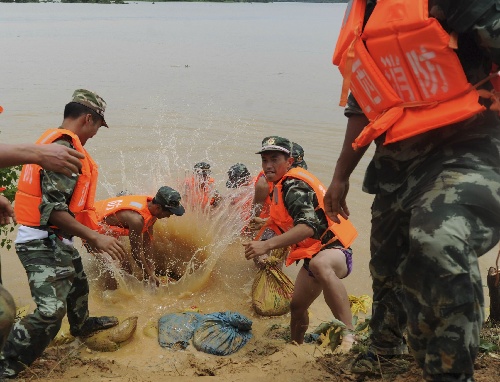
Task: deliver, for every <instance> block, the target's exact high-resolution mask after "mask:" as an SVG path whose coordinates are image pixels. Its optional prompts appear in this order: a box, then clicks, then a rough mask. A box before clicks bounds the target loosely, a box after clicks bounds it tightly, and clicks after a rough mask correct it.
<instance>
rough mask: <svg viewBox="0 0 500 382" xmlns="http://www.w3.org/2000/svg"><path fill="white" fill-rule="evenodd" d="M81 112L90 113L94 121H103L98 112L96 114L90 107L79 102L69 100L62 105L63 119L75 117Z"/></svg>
mask: <svg viewBox="0 0 500 382" xmlns="http://www.w3.org/2000/svg"><path fill="white" fill-rule="evenodd" d="M82 114H90V115H91V116H92V121H94V123H96V122H99V121H103V118H102V117H101V116H100V115H99V114H97V113H96V112H95V111H94V110H92V109H91V108H90V107H87V106H85V105H82V104H81V103H78V102H70V103H68V104H66V106H65V107H64V119H66V118H69V119H77V118H78V117H80V116H81V115H82Z"/></svg>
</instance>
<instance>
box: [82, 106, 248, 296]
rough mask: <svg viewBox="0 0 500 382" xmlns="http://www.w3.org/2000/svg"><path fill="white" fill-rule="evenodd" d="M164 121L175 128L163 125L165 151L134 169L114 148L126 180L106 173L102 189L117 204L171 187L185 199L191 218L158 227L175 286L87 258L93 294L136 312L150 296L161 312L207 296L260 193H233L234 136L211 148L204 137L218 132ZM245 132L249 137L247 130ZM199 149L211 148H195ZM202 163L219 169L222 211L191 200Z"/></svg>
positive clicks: (163, 268)
mask: <svg viewBox="0 0 500 382" xmlns="http://www.w3.org/2000/svg"><path fill="white" fill-rule="evenodd" d="M163 115H164V118H165V119H166V120H168V123H167V122H166V121H165V120H160V121H158V122H156V123H155V125H154V126H153V132H154V133H153V138H151V139H155V137H156V138H157V139H158V140H157V141H158V150H156V151H148V152H146V153H144V154H143V155H142V156H140V157H137V158H136V157H134V159H137V160H134V161H131V158H130V157H131V155H130V154H129V153H124V152H123V151H121V150H117V149H114V148H110V150H117V153H116V155H115V157H116V158H119V160H118V161H117V163H115V167H121V170H120V171H116V170H118V168H115V172H114V174H115V176H116V175H117V174H119V175H120V179H119V180H116V179H112V177H111V176H110V175H108V174H106V173H101V174H100V182H101V186H103V187H104V189H105V190H106V193H107V194H108V196H106V197H113V196H115V195H116V194H117V193H119V192H120V191H123V190H127V191H129V192H130V193H131V194H148V195H154V194H155V193H156V190H157V189H158V188H159V187H161V186H163V185H169V186H171V187H173V188H175V189H177V190H178V191H179V192H180V193H181V194H184V195H183V200H182V203H183V205H184V206H185V208H186V213H185V214H184V215H183V216H182V217H177V216H172V217H170V218H167V219H162V220H159V221H157V222H156V224H155V226H154V241H153V244H154V249H153V251H154V262H155V265H156V267H157V270H158V272H159V273H160V274H161V275H165V276H170V277H171V278H172V279H174V280H175V281H172V282H169V283H167V284H166V285H165V286H161V287H158V288H156V287H154V286H152V285H150V284H148V283H147V282H144V281H143V280H142V271H141V270H140V269H139V268H138V267H135V268H134V274H133V275H130V274H127V273H126V272H124V271H123V270H121V269H119V267H118V266H117V265H116V264H113V263H112V262H110V261H109V259H107V260H102V259H101V260H99V259H97V258H95V259H93V258H90V257H89V256H84V257H85V258H86V262H87V264H86V270H87V273H88V276H89V280H90V282H91V289H92V288H95V289H97V291H99V293H100V295H101V296H102V297H103V298H104V299H105V300H106V301H107V302H111V303H113V304H119V305H123V304H125V305H128V304H129V302H131V301H133V300H143V301H144V302H146V301H148V300H149V298H148V296H153V297H154V298H155V300H156V301H158V298H162V297H165V299H162V300H161V304H165V305H167V306H168V305H169V304H174V302H173V301H171V300H170V299H169V298H168V297H174V296H175V297H176V298H181V299H182V298H186V299H188V298H190V297H192V296H193V294H194V293H199V294H200V296H201V291H202V290H203V288H204V287H205V286H207V285H208V283H209V282H210V280H211V276H212V273H213V271H214V267H215V265H216V263H217V261H218V259H219V258H220V256H221V255H222V254H223V253H224V251H226V250H227V248H228V247H229V246H230V245H231V244H233V243H235V242H236V241H238V240H240V239H239V238H240V234H241V232H242V230H243V227H244V226H245V225H246V224H247V220H248V218H249V216H250V205H251V200H252V198H253V185H249V186H246V187H242V188H240V189H237V190H228V189H226V188H225V181H226V178H227V175H226V171H227V168H228V167H229V166H227V165H220V163H221V158H224V160H227V158H226V156H227V154H229V155H231V153H230V152H229V153H228V150H224V154H225V155H220V153H221V152H222V150H221V147H224V146H225V145H226V143H227V140H228V139H229V137H228V136H227V135H226V136H222V137H219V138H218V140H217V141H216V140H213V139H212V141H207V139H204V137H206V136H207V134H209V135H210V130H211V129H212V128H213V126H212V124H210V123H209V124H207V125H204V127H202V128H198V129H192V128H187V127H186V125H185V124H184V122H183V121H182V118H180V117H179V116H178V115H176V114H175V113H165V114H163ZM165 125H168V126H169V128H168V134H165V131H166V128H165ZM237 130H238V131H240V132H244V130H245V129H244V128H239V129H237ZM149 134H151V131H150V132H149ZM237 138H238V137H237V135H236V134H233V135H232V136H231V139H237ZM193 141H196V142H204V143H203V144H202V145H201V146H200V145H198V146H196V147H195V145H193V144H192V142H193ZM217 153H219V155H217ZM200 160H205V161H208V162H209V163H211V164H212V168H213V169H216V171H215V174H214V178H215V177H216V178H217V180H216V182H215V187H214V190H213V191H214V192H215V189H218V190H217V193H218V194H219V195H220V199H219V200H218V202H217V203H216V205H215V206H211V205H209V204H203V203H200V202H199V195H193V194H192V190H191V195H189V192H188V194H186V192H185V189H184V188H185V183H186V178H190V177H192V176H193V171H192V169H193V165H194V164H195V163H196V162H198V161H200ZM145 180H146V181H145ZM195 189H196V187H195ZM193 201H194V202H193ZM197 201H198V202H197ZM123 241H124V243H126V244H127V245H128V238H123ZM132 263H134V262H133V261H132ZM134 266H135V264H134ZM109 278H112V279H114V282H115V284H116V286H115V288H116V289H115V290H108V286H107V281H109ZM161 304H160V305H159V306H161Z"/></svg>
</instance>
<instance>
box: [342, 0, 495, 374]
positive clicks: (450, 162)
mask: <svg viewBox="0 0 500 382" xmlns="http://www.w3.org/2000/svg"><path fill="white" fill-rule="evenodd" d="M370 2H371V3H372V5H373V3H374V2H373V1H370ZM477 7H482V8H481V9H483V10H484V9H487V8H488V7H491V8H489V11H488V12H486V13H485V14H484V15H483V16H482V17H481V18H480V19H478V20H476V21H475V22H471V23H470V25H472V26H471V27H470V29H469V30H468V31H467V33H464V34H462V35H460V37H459V49H458V51H457V54H458V56H459V58H460V61H461V63H462V65H463V67H464V70H465V73H466V75H467V78H468V79H469V81H470V82H471V83H476V82H478V81H479V80H480V79H482V78H485V77H486V76H487V75H488V72H489V70H490V68H491V65H492V62H493V61H494V62H495V63H497V64H498V63H500V54H499V53H500V50H499V49H498V48H497V47H498V46H500V41H498V40H499V39H500V34H499V33H498V31H497V24H498V19H499V17H500V12H499V11H497V10H496V8H495V7H494V6H492V2H491V1H486V0H480V1H476V2H465V1H458V2H450V1H446V0H431V1H430V2H429V9H430V10H431V12H433V13H432V15H433V16H435V17H436V18H438V19H439V20H441V21H444V20H447V21H453V20H458V19H461V18H462V17H465V16H467V15H475V14H477V12H478V8H477ZM451 16H452V17H451ZM469 21H470V20H468V22H469ZM461 25H464V24H461ZM477 40H479V42H478V41H477ZM482 47H483V48H482ZM484 86H485V87H488V86H490V87H491V85H490V84H486V85H484ZM485 105H486V106H487V105H488V104H487V102H485ZM360 113H361V110H360V109H359V107H358V105H357V104H356V101H355V99H354V98H352V96H351V97H350V99H349V102H348V105H347V107H346V109H345V114H346V115H347V116H352V115H353V114H360ZM499 128H500V120H499V118H498V115H497V114H496V113H495V112H492V111H486V112H483V113H481V114H479V115H476V116H475V117H473V118H471V119H469V120H467V121H464V122H461V123H457V124H455V125H450V126H447V127H444V128H440V129H437V130H435V131H430V132H427V133H425V134H421V135H418V136H416V137H413V138H410V139H406V140H403V141H400V142H396V143H394V144H390V145H382V144H381V142H382V140H383V139H384V137H381V138H379V139H378V140H377V141H376V143H377V148H376V151H375V154H374V157H373V159H372V161H371V163H370V164H369V166H368V169H367V172H366V175H365V181H364V184H363V189H364V190H365V191H366V192H369V193H373V194H376V196H375V200H374V202H373V206H372V233H371V243H370V244H371V256H372V257H371V261H370V272H371V275H372V278H373V285H372V286H373V315H372V320H371V322H370V326H371V330H372V334H371V341H372V348H371V351H373V352H375V353H378V354H382V355H384V354H385V355H391V354H402V353H403V352H404V350H405V342H404V338H403V333H404V330H405V328H406V329H407V330H408V333H407V335H408V345H409V346H410V349H411V351H412V354H413V355H414V356H415V358H416V360H417V362H418V363H419V365H420V366H421V367H422V369H423V374H424V378H425V379H426V380H427V381H473V373H474V360H475V358H476V355H477V352H478V345H479V332H480V329H481V325H482V323H483V320H484V313H483V306H484V297H483V290H482V283H481V276H480V272H479V268H478V257H479V256H481V255H483V254H484V253H486V252H487V251H488V250H489V249H491V248H492V247H493V246H495V245H496V243H497V242H498V241H499V239H500V233H499V229H500V194H499V190H500V174H499V169H500V129H499Z"/></svg>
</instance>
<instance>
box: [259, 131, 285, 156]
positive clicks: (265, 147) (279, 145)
mask: <svg viewBox="0 0 500 382" xmlns="http://www.w3.org/2000/svg"><path fill="white" fill-rule="evenodd" d="M264 151H282V152H284V153H286V154H288V155H290V154H291V152H292V143H291V142H290V141H289V140H288V139H286V138H283V137H278V136H276V135H274V136H270V137H266V138H264V139H263V140H262V148H261V149H260V150H259V151H257V152H256V153H255V154H260V153H263V152H264Z"/></svg>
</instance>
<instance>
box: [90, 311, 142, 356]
mask: <svg viewBox="0 0 500 382" xmlns="http://www.w3.org/2000/svg"><path fill="white" fill-rule="evenodd" d="M136 328H137V317H136V316H134V317H128V318H126V319H124V320H121V319H120V322H119V323H118V325H116V326H113V327H112V328H109V329H104V330H101V331H99V332H96V333H95V334H92V335H90V336H88V337H85V338H82V341H83V343H84V344H85V345H87V347H88V348H89V349H91V350H97V351H102V352H111V351H116V350H118V349H119V348H120V347H121V346H123V345H124V344H125V343H128V342H129V340H131V338H132V336H133V335H134V333H135V330H136Z"/></svg>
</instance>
